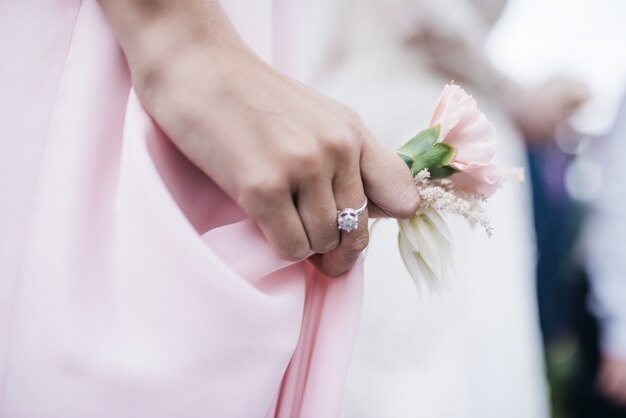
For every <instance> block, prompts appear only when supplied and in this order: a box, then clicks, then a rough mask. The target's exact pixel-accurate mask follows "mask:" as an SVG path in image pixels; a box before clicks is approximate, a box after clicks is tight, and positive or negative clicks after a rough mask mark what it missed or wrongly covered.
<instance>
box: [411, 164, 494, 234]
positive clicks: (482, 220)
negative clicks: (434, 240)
mask: <svg viewBox="0 0 626 418" xmlns="http://www.w3.org/2000/svg"><path fill="white" fill-rule="evenodd" d="M415 185H416V187H417V191H418V192H419V195H420V198H421V199H422V208H433V209H435V210H438V211H441V212H445V213H451V214H454V215H459V216H462V217H463V218H465V219H467V221H468V222H470V224H478V225H480V226H482V227H483V229H484V230H485V232H486V234H487V235H488V236H491V235H492V234H493V228H492V226H491V224H490V223H489V220H488V219H487V216H485V214H484V213H483V212H482V211H481V209H480V206H479V205H477V204H476V203H475V202H480V201H484V199H485V198H484V196H480V195H475V194H472V193H468V192H461V191H459V190H456V189H455V188H454V187H453V184H452V183H451V182H450V180H447V179H442V180H430V173H429V172H428V170H427V169H424V170H422V171H420V172H419V173H417V175H416V176H415Z"/></svg>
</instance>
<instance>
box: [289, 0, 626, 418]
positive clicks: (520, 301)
mask: <svg viewBox="0 0 626 418" xmlns="http://www.w3.org/2000/svg"><path fill="white" fill-rule="evenodd" d="M307 13H308V17H309V20H310V21H311V23H312V24H313V25H314V27H315V30H314V31H312V30H305V29H303V31H302V33H301V37H302V38H304V39H308V42H309V44H310V48H307V49H306V50H307V51H313V53H310V54H308V55H307V56H306V57H304V59H305V61H306V62H308V65H307V66H306V67H307V70H308V71H309V79H310V80H313V84H314V85H315V86H316V87H318V88H319V89H321V90H323V91H325V92H327V93H328V94H329V95H331V96H333V97H335V98H337V99H338V100H341V101H343V102H345V103H347V104H348V105H350V106H352V107H354V108H355V109H356V110H357V111H358V112H359V113H360V114H361V115H362V116H363V119H364V120H365V122H366V123H367V125H368V126H369V127H370V128H371V129H372V131H373V132H374V133H375V134H376V135H377V136H378V137H379V138H380V139H382V140H383V141H385V142H386V143H387V144H388V145H389V146H390V147H394V148H397V147H398V146H400V145H401V144H402V143H404V142H405V141H406V140H407V139H409V138H410V137H412V136H413V135H414V134H415V133H416V132H418V131H419V130H421V129H423V128H424V127H426V126H427V124H428V121H429V119H430V115H431V112H432V107H433V106H434V104H435V102H436V100H437V97H438V95H439V93H440V92H441V88H442V86H443V84H445V83H447V82H450V81H451V80H454V81H455V82H456V83H457V84H459V85H461V86H462V87H463V88H465V89H466V90H467V91H468V92H469V93H470V94H472V95H473V96H474V97H475V98H476V99H477V101H478V105H479V108H481V110H483V111H484V112H485V113H486V115H487V116H488V118H489V119H490V120H491V121H492V122H493V123H494V125H495V127H496V129H497V131H498V134H499V149H498V151H497V157H496V158H497V162H498V164H499V165H501V166H502V167H511V166H523V167H525V170H526V174H527V181H526V183H525V184H524V185H514V184H508V185H506V186H505V188H504V189H503V190H501V192H500V193H499V194H497V195H496V196H495V197H494V198H493V199H492V200H491V201H490V202H489V204H488V207H487V212H488V215H489V217H490V219H491V220H492V222H493V224H494V226H495V236H494V238H492V239H488V238H487V237H485V236H484V234H483V233H482V232H481V231H480V230H472V229H471V228H469V227H468V226H467V225H465V224H464V222H463V221H459V220H456V219H452V218H451V219H449V220H450V224H451V227H452V230H453V234H454V239H455V242H456V248H455V264H456V276H457V277H455V278H454V279H453V280H451V281H450V283H448V284H447V288H446V289H444V290H443V291H442V292H440V293H439V294H429V293H424V292H421V293H418V292H417V291H416V289H415V286H414V284H413V283H412V281H411V278H410V276H409V275H408V274H407V273H406V271H404V267H403V265H402V262H401V260H400V258H399V256H398V254H397V249H396V234H397V229H396V226H395V224H394V223H393V222H381V223H380V224H378V225H377V226H376V228H375V230H374V231H373V234H372V240H371V244H370V248H369V250H368V253H367V256H366V288H365V299H364V308H363V318H362V321H361V328H360V331H359V337H358V340H357V343H356V347H355V355H354V361H353V364H352V368H351V371H350V375H349V379H348V389H347V403H346V416H347V417H349V418H353V417H354V418H369V417H372V418H374V417H377V418H379V417H385V418H394V417H397V418H404V417H422V418H444V417H450V418H490V417H493V418H502V417H507V418H515V417H519V418H544V417H555V418H569V417H588V418H592V417H593V418H611V417H626V243H625V241H624V239H625V237H626V184H625V183H626V180H622V179H626V168H624V164H623V161H622V158H621V155H622V154H626V106H624V105H623V104H622V103H623V102H624V94H625V92H626V1H624V0H593V1H592V0H510V1H508V2H507V1H506V0H438V1H436V2H435V1H432V0H319V1H316V2H315V4H314V5H312V6H311V8H310V9H309V10H308V11H307ZM620 109H621V110H620Z"/></svg>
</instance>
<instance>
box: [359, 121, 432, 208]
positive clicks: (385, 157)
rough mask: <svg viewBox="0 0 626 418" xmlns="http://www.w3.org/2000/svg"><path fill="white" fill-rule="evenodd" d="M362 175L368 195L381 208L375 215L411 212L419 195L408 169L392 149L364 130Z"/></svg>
mask: <svg viewBox="0 0 626 418" xmlns="http://www.w3.org/2000/svg"><path fill="white" fill-rule="evenodd" d="M361 175H362V177H363V184H364V186H365V191H366V193H367V196H368V197H369V198H370V201H371V202H372V204H373V205H375V206H376V207H377V209H380V211H378V210H377V211H376V212H378V213H375V214H374V215H376V216H381V215H382V216H388V217H392V218H399V219H406V218H410V217H411V216H413V214H414V213H415V211H416V210H417V208H418V207H419V204H420V197H419V194H418V192H417V188H416V187H415V183H414V181H413V176H412V175H411V170H410V169H409V168H408V167H407V165H406V164H405V162H404V161H402V159H401V158H400V157H398V156H397V155H396V153H395V152H393V151H392V150H390V149H388V148H386V147H385V146H383V145H382V144H381V143H379V142H378V141H377V140H376V139H375V138H373V137H372V136H371V135H370V134H369V133H368V134H367V136H366V138H365V141H364V143H363V149H362V152H361Z"/></svg>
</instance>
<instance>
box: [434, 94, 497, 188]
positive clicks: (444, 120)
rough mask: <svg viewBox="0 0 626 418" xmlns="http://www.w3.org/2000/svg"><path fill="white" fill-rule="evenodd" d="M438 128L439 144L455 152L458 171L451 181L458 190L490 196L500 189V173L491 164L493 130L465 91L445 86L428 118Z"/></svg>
mask: <svg viewBox="0 0 626 418" xmlns="http://www.w3.org/2000/svg"><path fill="white" fill-rule="evenodd" d="M430 124H431V126H435V125H440V126H441V134H440V136H439V141H441V142H446V143H448V144H450V145H452V147H454V149H455V151H456V152H455V154H454V157H453V159H452V162H451V163H450V164H449V165H450V166H451V167H453V168H455V169H456V170H459V172H458V173H455V174H453V175H452V177H451V180H453V181H454V183H455V184H456V185H457V186H458V187H459V188H461V189H464V190H467V191H468V192H472V193H478V194H481V195H484V196H486V197H489V196H491V195H492V194H493V193H494V192H495V191H496V190H497V189H498V187H499V186H500V173H499V172H498V169H497V168H496V167H495V166H494V165H492V164H490V162H491V159H492V157H493V155H494V153H495V146H496V131H495V129H494V127H493V125H492V124H491V123H490V122H489V121H488V120H487V118H486V117H485V115H484V114H483V113H482V112H481V111H480V110H478V107H477V106H476V100H474V99H473V98H472V96H470V95H468V94H467V93H466V92H465V90H463V89H462V88H460V87H459V86H456V85H453V84H447V85H446V86H445V87H444V89H443V92H442V93H441V96H440V97H439V101H438V102H437V106H436V107H435V111H434V113H433V116H432V119H431V123H430Z"/></svg>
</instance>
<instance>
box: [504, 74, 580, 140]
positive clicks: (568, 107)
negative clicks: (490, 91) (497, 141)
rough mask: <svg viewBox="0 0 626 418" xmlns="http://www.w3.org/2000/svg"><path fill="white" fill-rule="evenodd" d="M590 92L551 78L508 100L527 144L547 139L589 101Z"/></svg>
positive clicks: (572, 82)
mask: <svg viewBox="0 0 626 418" xmlns="http://www.w3.org/2000/svg"><path fill="white" fill-rule="evenodd" d="M589 98H590V92H589V89H588V88H587V86H586V85H585V84H583V83H581V82H578V81H574V80H569V79H565V78H553V79H550V80H548V81H547V82H545V83H543V84H542V85H540V86H538V87H534V88H532V89H529V90H527V91H522V93H521V94H520V95H516V97H514V98H512V100H516V103H514V104H512V105H511V106H510V107H511V108H512V109H513V117H514V119H515V120H516V122H517V124H518V125H519V127H520V129H521V130H522V132H523V133H524V135H525V137H526V139H527V140H528V142H529V143H531V144H532V143H534V142H537V141H541V140H550V139H553V138H554V136H555V132H556V128H557V127H558V125H559V123H561V122H562V121H564V120H565V119H567V118H568V117H569V116H570V115H571V114H572V112H574V110H576V109H577V108H578V107H579V106H580V105H581V104H583V103H584V102H586V101H587V100H589Z"/></svg>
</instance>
